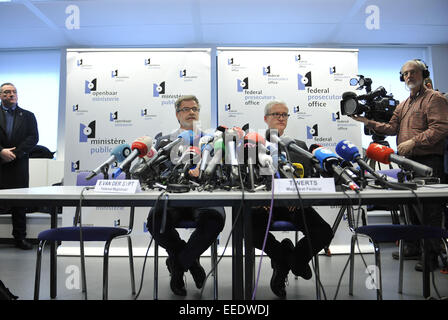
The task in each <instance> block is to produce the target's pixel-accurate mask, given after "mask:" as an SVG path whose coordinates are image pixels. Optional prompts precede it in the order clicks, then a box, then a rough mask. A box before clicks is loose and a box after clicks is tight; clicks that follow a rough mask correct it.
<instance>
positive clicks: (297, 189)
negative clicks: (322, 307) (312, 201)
mask: <svg viewBox="0 0 448 320" xmlns="http://www.w3.org/2000/svg"><path fill="white" fill-rule="evenodd" d="M285 151H286V155H287V157H288V159H291V156H290V154H289V151H288V150H287V149H286V150H285ZM292 181H293V182H294V186H295V188H296V191H297V196H298V197H299V205H300V213H301V215H302V220H303V226H304V229H305V230H304V231H305V232H304V235H305V237H306V239H307V243H308V250H309V254H310V257H311V266H312V268H313V271H314V276H315V277H316V281H317V282H318V284H319V288H320V289H322V293H323V295H324V299H325V300H327V295H326V293H325V289H324V286H323V285H322V282H321V281H320V274H319V273H317V272H316V267H315V265H314V261H313V257H314V256H315V255H314V254H313V245H312V243H311V237H310V232H309V229H308V224H307V223H306V214H305V208H304V206H303V202H302V196H301V195H300V190H299V186H298V185H297V181H296V179H295V178H293V179H292ZM316 213H317V211H316ZM296 245H297V244H296ZM318 254H319V252H318V253H317V255H318Z"/></svg>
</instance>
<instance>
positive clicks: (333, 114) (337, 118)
mask: <svg viewBox="0 0 448 320" xmlns="http://www.w3.org/2000/svg"><path fill="white" fill-rule="evenodd" d="M339 119H341V115H340V114H339V111H338V112H336V113H332V114H331V120H333V121H336V120H339Z"/></svg>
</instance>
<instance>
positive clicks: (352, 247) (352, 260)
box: [348, 234, 357, 296]
mask: <svg viewBox="0 0 448 320" xmlns="http://www.w3.org/2000/svg"><path fill="white" fill-rule="evenodd" d="M356 241H357V238H356V234H354V235H352V239H351V243H350V277H349V279H350V280H349V289H348V294H349V295H351V296H352V295H353V280H354V273H355V243H356Z"/></svg>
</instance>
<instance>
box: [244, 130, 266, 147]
mask: <svg viewBox="0 0 448 320" xmlns="http://www.w3.org/2000/svg"><path fill="white" fill-rule="evenodd" d="M244 141H251V142H253V143H261V144H262V145H266V140H265V138H263V136H262V135H261V134H259V133H257V132H249V133H248V134H246V136H245V137H244Z"/></svg>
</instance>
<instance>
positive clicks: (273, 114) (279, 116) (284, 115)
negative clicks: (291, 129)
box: [267, 112, 290, 119]
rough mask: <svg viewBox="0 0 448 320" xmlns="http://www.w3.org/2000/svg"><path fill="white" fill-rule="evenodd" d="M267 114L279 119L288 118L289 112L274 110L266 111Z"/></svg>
mask: <svg viewBox="0 0 448 320" xmlns="http://www.w3.org/2000/svg"><path fill="white" fill-rule="evenodd" d="M267 116H273V117H274V118H276V119H280V118H285V119H288V118H289V116H290V114H288V113H277V112H274V113H268V114H267Z"/></svg>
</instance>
